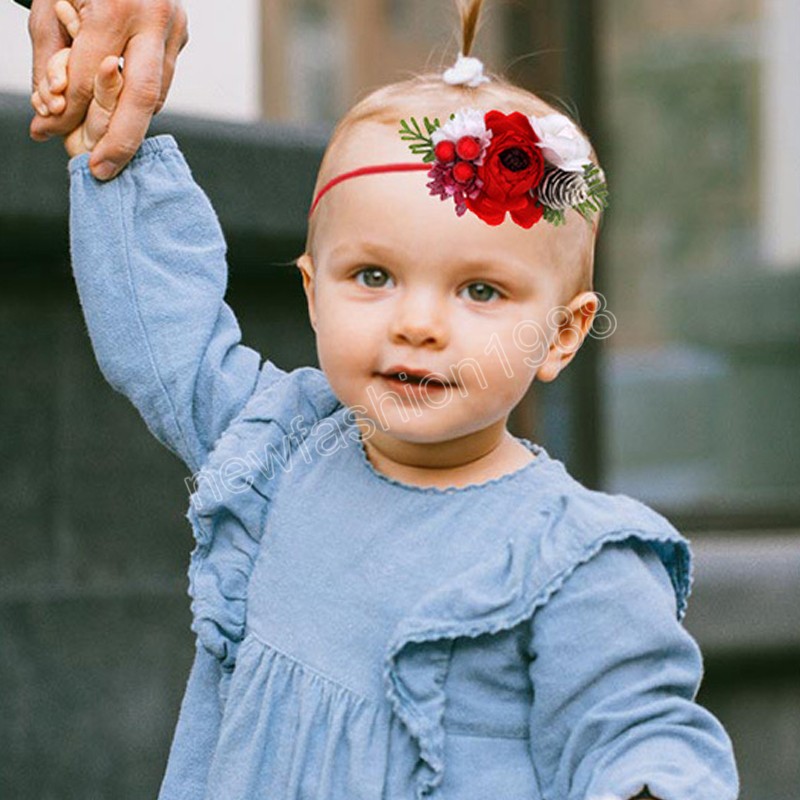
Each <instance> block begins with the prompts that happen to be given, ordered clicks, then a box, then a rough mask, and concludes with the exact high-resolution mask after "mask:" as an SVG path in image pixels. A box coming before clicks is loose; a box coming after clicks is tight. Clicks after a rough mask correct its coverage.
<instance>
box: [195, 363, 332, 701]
mask: <svg viewBox="0 0 800 800" xmlns="http://www.w3.org/2000/svg"><path fill="white" fill-rule="evenodd" d="M340 406H341V403H340V402H339V401H338V399H337V398H336V396H335V395H334V394H333V391H332V390H331V388H330V384H329V383H328V381H327V379H326V378H325V375H324V373H323V372H321V371H320V370H318V369H315V368H313V367H301V368H299V369H295V370H293V371H292V372H286V371H284V370H282V369H280V368H279V367H276V366H275V365H274V364H273V363H272V362H271V361H269V360H267V361H265V363H264V365H263V367H262V369H261V373H260V375H259V379H258V382H257V384H256V389H255V392H254V394H253V396H252V397H251V398H250V400H249V401H248V402H247V403H246V404H245V406H244V407H243V408H242V410H241V411H240V412H239V414H238V415H237V416H236V417H235V418H234V419H233V420H232V422H231V423H230V425H229V426H228V427H227V428H226V430H225V431H224V433H223V434H222V435H221V436H220V438H219V439H218V440H217V442H216V444H215V445H214V448H213V450H212V451H211V453H210V454H209V456H208V458H207V459H206V462H205V464H204V465H203V467H202V468H201V470H200V472H199V473H198V474H196V475H195V476H193V478H194V486H195V491H194V492H193V493H192V495H191V497H190V503H189V510H188V511H187V513H186V517H187V518H188V520H189V521H190V523H191V525H192V531H193V534H194V538H195V540H196V546H195V548H194V550H193V551H192V553H191V557H190V562H189V569H188V576H189V595H190V596H191V598H192V602H191V610H192V617H193V620H192V624H191V628H192V630H193V631H194V632H195V634H196V635H197V637H198V639H199V640H200V642H201V644H202V645H203V646H204V647H205V648H206V649H207V650H208V651H209V652H211V653H212V654H213V655H214V656H215V657H216V658H217V659H218V660H219V662H220V666H221V668H222V679H221V681H220V687H219V693H220V702H221V704H222V705H223V706H224V703H225V700H226V698H227V689H228V684H229V683H230V677H231V673H232V672H233V669H234V666H235V664H236V653H237V649H238V647H239V644H240V643H241V641H242V638H243V636H244V629H245V617H246V599H247V586H248V582H249V579H250V574H251V572H252V570H253V566H254V564H255V559H256V556H257V554H258V549H259V544H260V540H261V535H262V532H263V530H264V524H265V518H266V514H267V512H268V511H269V506H270V502H271V499H272V496H273V494H274V492H275V488H276V486H277V483H278V481H279V480H280V477H281V474H282V473H283V471H285V470H286V469H287V465H288V467H289V468H290V467H291V461H290V459H291V457H292V455H291V453H292V450H293V449H294V448H296V446H297V444H298V442H299V441H300V440H301V439H303V438H304V437H305V436H307V435H308V433H309V429H310V428H311V427H312V426H313V425H314V423H316V422H317V421H318V420H320V419H322V418H323V417H326V416H328V415H330V414H331V413H333V412H334V411H335V410H336V409H337V408H338V407H340Z"/></svg>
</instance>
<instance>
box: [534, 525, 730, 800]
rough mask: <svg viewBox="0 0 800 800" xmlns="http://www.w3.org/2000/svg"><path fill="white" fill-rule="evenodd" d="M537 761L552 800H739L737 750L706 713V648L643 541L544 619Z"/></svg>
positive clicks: (594, 563)
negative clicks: (639, 798)
mask: <svg viewBox="0 0 800 800" xmlns="http://www.w3.org/2000/svg"><path fill="white" fill-rule="evenodd" d="M530 642H531V644H530V652H529V656H530V657H531V661H530V663H529V672H530V677H531V682H532V686H533V692H534V698H533V703H532V706H531V713H530V733H531V740H530V741H531V756H532V759H533V763H534V767H535V770H536V773H537V779H538V781H539V783H540V788H541V792H542V796H543V797H547V798H559V800H627V799H628V798H631V797H634V796H636V795H637V794H639V793H640V792H641V791H642V789H643V788H644V786H645V785H646V786H647V787H648V789H649V791H650V793H651V794H652V795H653V796H655V797H657V798H659V799H660V800H709V798H714V800H736V798H737V797H738V791H739V781H738V775H737V770H736V764H735V760H734V754H733V747H732V743H731V741H730V738H729V737H728V734H727V732H726V731H725V729H724V728H723V727H722V724H721V723H720V722H719V720H717V718H716V717H714V716H713V715H712V714H711V713H710V712H709V711H708V710H707V709H705V708H704V707H702V706H701V705H699V704H698V703H696V702H694V698H695V697H696V694H697V691H698V689H699V686H700V682H701V680H702V674H703V663H702V655H701V652H700V648H699V647H698V645H697V643H696V642H695V640H694V639H693V638H692V636H691V635H690V634H689V633H688V631H686V630H685V628H684V627H683V626H682V625H681V623H680V621H679V620H678V618H677V614H676V602H675V595H674V591H673V588H672V585H671V583H670V580H669V576H668V574H667V572H666V570H665V569H664V567H663V564H662V563H661V561H660V559H659V558H658V556H657V555H656V554H655V552H654V551H653V550H652V548H651V547H650V546H649V545H648V544H647V543H646V542H643V541H639V540H636V539H628V540H626V541H624V542H620V543H609V544H606V545H605V546H604V547H603V548H602V549H601V550H600V551H599V552H598V553H597V554H596V555H595V556H594V558H592V559H590V560H589V561H587V562H585V563H583V564H581V565H580V566H579V567H578V568H576V570H575V572H574V573H573V574H572V575H571V576H570V578H569V579H568V580H567V581H566V583H565V584H564V585H563V586H562V587H561V588H560V589H559V590H558V591H557V592H556V593H555V594H554V595H553V596H552V597H551V598H550V600H549V602H548V603H546V604H545V605H544V606H542V607H541V608H540V609H539V610H538V611H537V612H536V613H535V614H534V616H533V618H532V636H531V639H530Z"/></svg>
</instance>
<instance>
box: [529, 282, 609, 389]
mask: <svg viewBox="0 0 800 800" xmlns="http://www.w3.org/2000/svg"><path fill="white" fill-rule="evenodd" d="M599 307H600V300H599V298H598V296H597V295H596V294H595V293H594V292H582V293H581V294H578V295H576V296H575V297H574V298H573V299H572V300H571V301H570V303H569V304H568V305H567V306H564V307H562V308H561V309H560V313H559V314H556V315H554V317H555V318H556V319H558V320H559V328H558V330H557V331H556V333H555V336H554V337H553V341H552V343H551V344H550V348H549V350H548V352H547V356H546V358H545V360H544V362H543V363H542V365H541V366H540V367H539V370H538V371H537V373H536V377H537V378H538V379H539V380H540V381H544V382H545V383H549V382H550V381H554V380H555V379H556V378H557V377H558V374H559V372H561V370H563V369H564V368H565V367H566V366H567V364H569V362H570V361H572V359H573V358H574V357H575V354H576V353H577V352H578V350H579V349H580V346H581V345H582V344H583V340H584V339H585V338H586V336H587V334H588V333H589V330H590V329H591V327H592V322H593V321H594V317H595V315H596V314H597V310H598V309H599Z"/></svg>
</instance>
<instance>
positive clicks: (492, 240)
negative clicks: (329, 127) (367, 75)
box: [300, 124, 594, 443]
mask: <svg viewBox="0 0 800 800" xmlns="http://www.w3.org/2000/svg"><path fill="white" fill-rule="evenodd" d="M361 128H362V132H361V133H358V134H354V135H353V137H352V138H351V139H350V140H349V142H348V145H347V148H348V149H347V151H346V152H345V153H344V154H343V158H342V160H340V161H339V163H338V165H337V174H338V173H339V172H343V171H346V170H349V169H352V168H354V167H357V166H363V165H366V164H379V163H381V164H382V163H388V162H409V161H413V159H414V156H413V154H411V153H410V151H408V150H407V148H406V144H405V143H404V142H403V141H402V140H401V139H399V137H396V136H393V135H392V132H391V131H390V130H389V129H388V128H386V127H385V126H378V125H373V124H369V125H362V126H361ZM427 180H428V178H427V175H426V173H425V172H424V171H419V172H411V173H389V174H385V173H384V174H377V175H368V176H359V177H357V178H353V179H349V180H346V181H343V182H342V183H340V184H338V185H337V186H335V187H334V188H332V189H331V190H330V191H329V192H328V194H327V195H326V196H325V197H324V198H323V199H322V200H321V201H320V205H319V206H318V208H317V210H316V211H315V213H322V214H323V216H322V218H321V219H319V220H317V222H318V224H319V228H318V235H317V239H316V242H317V244H316V250H317V258H316V262H315V263H311V261H310V259H308V258H307V257H303V259H301V261H300V266H301V269H302V271H303V278H304V286H305V289H306V293H307V295H308V301H309V313H310V317H311V322H312V325H313V326H314V329H315V331H316V337H317V350H318V356H319V361H320V366H321V367H322V369H323V370H324V372H325V374H326V376H327V378H328V380H329V382H330V384H331V387H332V389H333V391H334V392H335V394H336V395H337V397H338V398H339V399H340V400H341V401H342V402H343V403H344V404H346V405H348V406H356V407H360V408H358V409H357V410H358V411H359V412H360V413H361V414H363V415H365V416H367V417H369V418H370V419H371V420H373V422H374V423H375V424H376V425H377V426H378V427H379V428H380V429H381V430H383V431H385V432H386V435H388V436H392V437H395V438H397V439H401V440H403V441H406V442H417V443H432V442H441V441H446V440H450V439H455V438H458V437H462V436H466V435H468V434H470V433H473V432H476V431H479V430H483V429H484V428H487V427H489V426H490V425H492V424H495V423H497V422H498V421H502V422H503V423H504V422H505V420H506V419H507V418H508V415H509V413H510V412H511V410H512V409H513V408H514V406H516V405H517V403H518V402H519V401H520V400H521V399H522V397H523V396H524V394H525V392H526V391H527V389H528V387H529V386H530V383H531V381H532V380H533V379H534V377H535V376H537V374H538V375H539V377H540V379H543V380H552V379H553V378H554V377H555V375H556V374H557V373H558V370H559V369H560V368H561V367H563V366H564V365H565V364H566V362H567V361H569V359H570V358H571V356H572V354H574V350H576V349H577V347H575V346H574V336H573V337H572V339H571V340H570V342H569V344H570V345H573V347H572V350H571V352H568V353H565V352H564V351H563V350H560V349H559V348H558V345H557V344H553V339H554V337H555V334H556V327H555V326H557V325H558V323H559V321H563V320H562V319H561V318H556V319H552V318H549V317H548V314H549V312H551V310H553V309H555V308H557V307H558V306H559V304H564V305H565V306H566V305H570V300H573V298H565V297H564V294H565V290H564V287H565V285H566V284H565V281H564V273H563V271H562V272H560V267H561V268H562V269H563V264H564V263H568V260H569V259H572V260H573V262H574V260H575V259H576V258H577V252H570V251H571V250H572V245H570V242H571V239H570V237H569V236H565V235H564V231H565V229H561V231H559V233H560V234H561V235H560V236H558V235H554V233H556V230H555V229H554V228H553V226H552V225H550V224H549V223H547V222H544V221H540V222H539V223H537V224H535V225H534V226H533V227H532V228H529V229H524V228H522V227H520V226H518V225H517V224H516V223H514V222H513V221H511V220H510V218H508V217H507V218H506V221H505V222H503V223H502V224H501V225H500V226H490V225H488V224H487V223H485V222H484V221H483V220H481V219H480V218H479V217H477V216H476V215H474V214H472V212H469V211H468V212H467V213H466V214H464V215H463V216H462V217H458V216H457V215H456V213H455V210H454V204H453V202H452V201H442V200H440V199H439V198H438V197H433V196H431V195H430V194H429V190H428V189H427V188H426V186H425V183H426V182H427ZM323 207H324V208H323ZM572 223H573V224H584V225H585V224H586V223H585V222H583V220H581V219H578V220H577V221H575V220H573V221H572ZM567 227H569V226H567ZM575 239H576V241H575V244H574V247H575V248H577V247H578V243H579V242H578V240H579V239H580V237H575ZM587 294H588V296H589V298H590V299H592V300H593V298H594V295H592V294H591V293H587ZM580 299H582V300H583V302H584V303H585V302H586V299H587V298H586V297H583V296H581V298H580ZM580 299H579V300H578V305H580ZM573 307H574V305H573ZM590 322H591V320H589V323H590ZM580 338H581V339H582V338H583V337H582V336H580ZM401 367H406V368H409V369H410V370H413V371H414V372H419V373H421V374H423V375H427V376H430V378H431V380H430V381H429V382H427V384H426V385H415V384H411V383H404V382H402V381H401V380H397V379H396V378H393V377H391V374H390V373H394V372H397V371H398V370H399V369H400V368H401ZM436 378H438V379H441V380H442V381H446V385H444V386H443V385H441V384H439V383H438V382H435V380H434V379H436Z"/></svg>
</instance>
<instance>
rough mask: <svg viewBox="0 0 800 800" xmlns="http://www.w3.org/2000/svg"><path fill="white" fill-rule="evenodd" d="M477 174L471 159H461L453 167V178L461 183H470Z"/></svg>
mask: <svg viewBox="0 0 800 800" xmlns="http://www.w3.org/2000/svg"><path fill="white" fill-rule="evenodd" d="M474 176H475V167H474V165H473V164H471V163H470V162H469V161H459V162H458V164H456V165H455V166H454V167H453V178H454V179H455V180H456V181H458V182H459V183H469V182H470V181H471V180H472V178H473V177H474Z"/></svg>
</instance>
